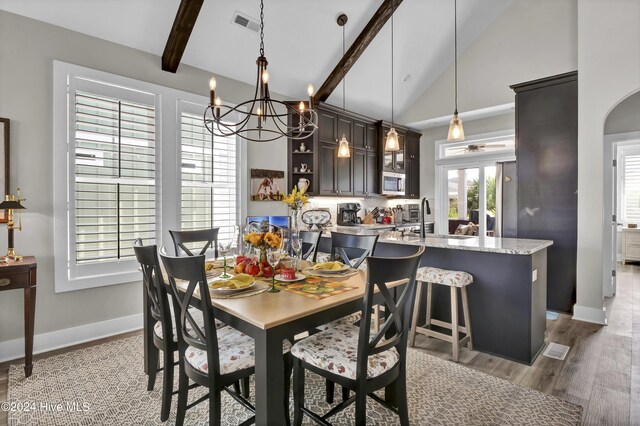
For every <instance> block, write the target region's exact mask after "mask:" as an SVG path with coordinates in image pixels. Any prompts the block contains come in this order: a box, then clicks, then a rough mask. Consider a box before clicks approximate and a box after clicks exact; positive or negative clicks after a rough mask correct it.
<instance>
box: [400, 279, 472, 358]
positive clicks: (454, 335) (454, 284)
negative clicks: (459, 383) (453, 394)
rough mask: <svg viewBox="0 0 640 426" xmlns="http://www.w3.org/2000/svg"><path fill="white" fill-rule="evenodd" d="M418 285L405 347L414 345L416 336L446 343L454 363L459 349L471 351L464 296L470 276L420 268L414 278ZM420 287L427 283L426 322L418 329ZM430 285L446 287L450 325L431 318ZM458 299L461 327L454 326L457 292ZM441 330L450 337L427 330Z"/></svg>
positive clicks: (469, 323) (467, 302)
mask: <svg viewBox="0 0 640 426" xmlns="http://www.w3.org/2000/svg"><path fill="white" fill-rule="evenodd" d="M416 281H418V286H417V291H416V300H415V306H414V309H413V321H412V323H411V331H410V332H409V344H410V345H411V346H414V345H415V340H416V333H420V334H424V335H425V336H427V337H429V336H431V337H434V338H436V339H440V340H444V341H445V342H450V343H451V344H452V345H453V360H454V361H456V362H458V357H459V353H460V346H461V345H464V344H465V343H466V344H467V348H469V350H473V340H472V337H471V318H470V317H469V298H468V294H467V286H468V285H469V284H471V283H472V282H473V276H472V275H471V274H469V273H467V272H462V271H448V270H446V269H438V268H431V267H422V268H419V269H418V272H417V274H416ZM422 283H427V322H426V323H425V325H424V326H423V327H418V326H417V322H418V313H419V310H418V306H419V303H420V296H421V294H422V285H421V284H422ZM433 284H440V285H446V286H449V287H450V288H451V322H450V323H449V322H445V321H440V320H437V319H432V318H431V298H432V297H431V293H432V286H433ZM457 288H460V294H461V295H462V312H463V315H464V327H463V326H460V325H459V323H458V292H457V291H456V289H457ZM432 325H435V326H437V327H442V328H446V329H449V330H451V331H452V332H451V336H449V335H448V334H444V333H440V332H437V331H434V330H431V328H430V327H431V326H432ZM458 332H460V333H464V334H465V336H464V337H463V338H462V339H458Z"/></svg>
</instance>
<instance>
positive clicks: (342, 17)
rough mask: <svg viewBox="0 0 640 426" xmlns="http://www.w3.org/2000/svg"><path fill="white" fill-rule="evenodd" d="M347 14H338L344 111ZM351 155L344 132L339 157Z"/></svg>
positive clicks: (343, 109)
mask: <svg viewBox="0 0 640 426" xmlns="http://www.w3.org/2000/svg"><path fill="white" fill-rule="evenodd" d="M348 19H349V18H347V15H345V14H344V13H342V14H341V15H340V16H338V25H340V26H341V27H342V112H345V111H346V108H345V103H346V100H347V98H346V89H345V85H346V82H347V77H346V76H345V73H344V26H345V24H346V23H347V20H348ZM349 157H351V150H350V149H349V141H348V140H347V137H346V136H345V134H344V133H343V134H342V138H341V139H340V143H339V144H338V158H349Z"/></svg>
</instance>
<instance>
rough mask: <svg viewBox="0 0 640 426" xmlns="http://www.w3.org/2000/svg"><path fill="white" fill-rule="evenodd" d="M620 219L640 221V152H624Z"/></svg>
mask: <svg viewBox="0 0 640 426" xmlns="http://www.w3.org/2000/svg"><path fill="white" fill-rule="evenodd" d="M622 167H623V169H622V172H623V177H622V188H621V189H622V197H620V198H621V200H620V201H621V203H622V209H621V213H622V218H621V219H622V221H623V222H624V223H640V154H626V155H624V157H623V162H622Z"/></svg>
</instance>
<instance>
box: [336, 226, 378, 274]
mask: <svg viewBox="0 0 640 426" xmlns="http://www.w3.org/2000/svg"><path fill="white" fill-rule="evenodd" d="M379 237H380V236H379V235H353V234H344V233H341V232H331V260H340V261H342V262H344V264H345V265H351V267H352V268H359V267H360V266H361V265H362V264H363V263H364V261H365V260H366V259H367V257H368V256H372V255H373V252H374V250H375V249H376V244H378V238H379Z"/></svg>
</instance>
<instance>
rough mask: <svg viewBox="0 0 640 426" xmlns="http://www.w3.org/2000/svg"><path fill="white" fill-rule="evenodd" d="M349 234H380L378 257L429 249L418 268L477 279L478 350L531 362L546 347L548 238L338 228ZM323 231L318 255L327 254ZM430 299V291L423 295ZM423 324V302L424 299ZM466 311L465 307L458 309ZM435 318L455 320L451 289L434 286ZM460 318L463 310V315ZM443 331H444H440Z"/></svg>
mask: <svg viewBox="0 0 640 426" xmlns="http://www.w3.org/2000/svg"><path fill="white" fill-rule="evenodd" d="M332 230H334V231H336V232H344V233H351V234H361V235H362V234H371V233H378V234H380V239H379V240H378V245H377V247H376V251H375V253H374V254H375V255H376V256H389V257H393V256H406V255H409V254H411V253H415V250H416V249H415V247H416V246H424V247H426V248H427V250H426V251H425V253H424V255H423V257H422V260H421V263H420V266H433V267H436V268H441V269H450V270H458V271H465V272H468V273H470V274H471V275H473V284H471V285H470V286H469V287H468V291H469V310H470V313H471V328H472V332H473V345H474V349H475V350H478V351H481V352H486V353H490V354H493V355H497V356H500V357H502V358H506V359H510V360H513V361H518V362H521V363H525V364H531V363H533V361H534V360H535V359H536V357H537V356H538V354H539V353H540V351H541V350H542V349H543V347H544V333H545V329H546V309H547V304H546V301H547V247H549V246H551V245H552V244H553V242H552V241H549V240H527V239H518V238H493V237H470V236H453V235H433V234H430V235H429V236H428V237H427V238H424V239H423V238H420V237H418V236H415V235H412V234H408V235H407V234H403V233H400V232H398V231H385V230H380V229H376V227H366V226H359V227H335V228H332ZM330 247H331V239H330V233H329V231H325V234H324V235H323V238H322V240H321V243H320V249H319V250H320V251H323V252H327V253H328V252H329V251H330ZM422 294H423V295H426V291H423V292H422ZM420 307H421V308H420V321H419V322H420V324H422V323H423V322H424V317H425V312H426V296H425V300H421V301H420ZM460 309H462V308H460ZM432 312H433V318H437V319H440V320H443V321H450V319H451V303H450V291H449V289H448V288H445V287H444V286H440V285H435V286H433V308H432ZM459 317H460V318H462V311H461V312H460V313H459ZM440 331H441V330H440Z"/></svg>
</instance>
